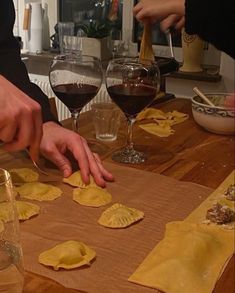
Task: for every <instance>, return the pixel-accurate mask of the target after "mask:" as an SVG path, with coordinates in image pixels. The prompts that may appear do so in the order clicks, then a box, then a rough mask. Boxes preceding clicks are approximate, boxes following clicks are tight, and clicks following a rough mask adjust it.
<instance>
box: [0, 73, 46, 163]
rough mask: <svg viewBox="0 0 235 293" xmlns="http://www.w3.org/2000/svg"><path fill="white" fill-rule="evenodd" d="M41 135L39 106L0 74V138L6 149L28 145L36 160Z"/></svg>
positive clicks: (10, 149) (11, 149) (12, 149)
mask: <svg viewBox="0 0 235 293" xmlns="http://www.w3.org/2000/svg"><path fill="white" fill-rule="evenodd" d="M41 137H42V117H41V107H40V105H39V104H38V103H37V102H35V101H34V100H33V99H31V98H30V97H28V96H27V95H26V94H25V93H23V92H22V91H21V90H19V89H18V88H17V87H16V86H14V85H13V84H12V83H11V82H9V81H8V80H7V79H6V78H4V77H3V76H1V75H0V140H1V141H2V142H3V143H4V149H5V150H7V151H19V150H22V149H24V148H26V147H29V150H30V155H31V156H32V159H34V160H37V158H38V155H39V145H40V141H41Z"/></svg>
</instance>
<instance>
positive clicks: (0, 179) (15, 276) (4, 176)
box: [0, 168, 24, 293]
mask: <svg viewBox="0 0 235 293" xmlns="http://www.w3.org/2000/svg"><path fill="white" fill-rule="evenodd" d="M0 208H1V210H3V211H4V212H5V213H4V214H2V215H1V216H0V292H14V293H20V292H22V290H23V281H24V271H23V256H22V249H21V245H20V235H19V234H20V233H19V221H18V216H17V211H16V205H15V198H14V192H13V186H12V182H11V177H10V174H9V173H8V172H7V171H6V170H4V169H1V168H0Z"/></svg>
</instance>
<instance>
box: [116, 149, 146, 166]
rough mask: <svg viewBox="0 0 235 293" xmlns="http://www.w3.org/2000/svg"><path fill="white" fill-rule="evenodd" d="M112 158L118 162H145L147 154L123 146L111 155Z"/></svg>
mask: <svg viewBox="0 0 235 293" xmlns="http://www.w3.org/2000/svg"><path fill="white" fill-rule="evenodd" d="M112 160H113V161H115V162H118V163H126V164H141V163H144V162H146V160H147V156H146V155H145V154H144V153H142V152H138V151H136V150H134V149H128V148H124V149H121V150H119V151H117V152H115V153H114V154H113V155H112Z"/></svg>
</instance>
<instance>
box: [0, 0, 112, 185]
mask: <svg viewBox="0 0 235 293" xmlns="http://www.w3.org/2000/svg"><path fill="white" fill-rule="evenodd" d="M0 6H1V9H0V141H1V147H2V148H4V149H5V150H7V151H12V152H13V151H19V150H22V149H24V148H26V147H29V151H30V155H31V157H32V159H34V160H37V159H38V156H39V152H40V153H41V154H42V155H43V156H44V157H45V158H47V159H49V160H50V161H52V162H53V163H54V164H55V165H56V166H57V167H58V168H59V169H60V170H61V171H62V172H63V176H64V177H68V176H69V175H71V173H72V167H71V163H70V161H69V160H68V158H67V157H66V156H65V153H66V152H67V151H70V152H71V153H72V154H73V156H74V158H75V159H76V161H77V162H78V165H79V167H80V170H81V175H82V178H83V181H84V182H85V183H89V175H90V174H91V175H92V176H93V177H94V179H95V182H96V183H97V184H98V185H100V186H105V180H113V176H112V174H111V173H109V172H108V171H107V170H106V169H105V168H104V167H103V165H102V163H101V160H100V158H99V156H98V155H97V154H94V153H92V152H91V150H90V149H89V147H88V145H87V142H86V140H85V139H84V138H83V137H81V136H80V135H79V134H77V133H75V132H73V131H71V130H68V129H65V128H63V127H62V126H61V125H60V124H59V122H58V121H56V119H55V117H53V115H52V113H51V111H50V104H49V100H48V97H47V96H46V95H44V93H43V92H42V91H41V89H40V88H39V87H37V86H36V85H35V84H34V83H31V82H30V80H29V77H28V73H27V70H26V67H25V65H24V63H23V62H22V61H21V57H20V46H19V44H18V42H17V41H16V39H15V37H14V36H13V25H14V20H15V11H14V4H13V1H12V0H2V1H1V4H0Z"/></svg>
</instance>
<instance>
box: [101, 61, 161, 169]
mask: <svg viewBox="0 0 235 293" xmlns="http://www.w3.org/2000/svg"><path fill="white" fill-rule="evenodd" d="M105 81H106V88H107V91H108V93H109V95H110V97H111V99H112V100H113V101H114V103H116V105H117V106H118V107H119V108H120V109H121V110H122V111H123V113H124V114H125V116H126V118H127V122H128V135H127V145H126V146H125V147H124V148H123V149H121V150H119V151H117V152H115V153H114V154H113V155H112V159H113V160H114V161H116V162H120V163H130V164H139V163H144V162H145V161H146V159H147V156H146V154H144V153H143V152H139V151H137V150H135V149H134V145H133V139H132V137H133V135H132V130H133V124H134V122H135V118H136V116H137V114H138V113H139V112H141V111H142V110H143V109H144V108H146V107H147V106H148V105H149V104H151V103H152V102H153V100H154V99H155V98H156V95H157V93H158V91H159V88H160V72H159V68H158V65H157V63H156V62H154V61H150V60H142V61H140V60H139V59H138V58H120V59H113V60H111V61H110V62H109V64H108V67H107V70H106V76H105Z"/></svg>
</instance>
